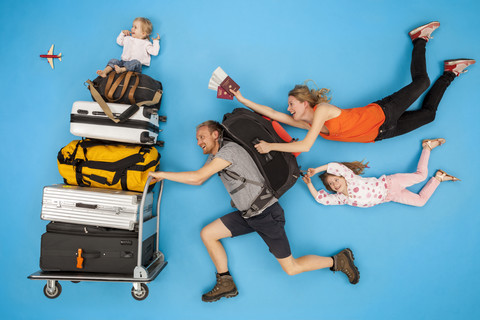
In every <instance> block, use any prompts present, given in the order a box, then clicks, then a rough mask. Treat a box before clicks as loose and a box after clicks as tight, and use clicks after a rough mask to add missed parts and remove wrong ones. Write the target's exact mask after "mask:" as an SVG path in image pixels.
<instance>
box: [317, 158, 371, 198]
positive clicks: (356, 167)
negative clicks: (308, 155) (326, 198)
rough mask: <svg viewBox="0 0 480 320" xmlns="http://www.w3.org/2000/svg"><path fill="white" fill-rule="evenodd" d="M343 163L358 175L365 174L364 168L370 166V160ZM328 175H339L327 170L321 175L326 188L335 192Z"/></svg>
mask: <svg viewBox="0 0 480 320" xmlns="http://www.w3.org/2000/svg"><path fill="white" fill-rule="evenodd" d="M341 164H343V165H344V166H345V167H347V168H348V169H350V170H352V171H353V173H355V174H356V175H361V174H363V171H364V169H365V168H368V162H367V163H363V160H362V161H353V162H341ZM328 177H337V176H336V175H334V174H331V173H326V172H324V173H322V174H321V175H320V180H322V182H323V185H324V186H325V188H326V189H327V190H328V191H331V192H335V191H334V190H332V188H330V185H329V184H328V182H327V178H328Z"/></svg>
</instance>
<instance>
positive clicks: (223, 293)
mask: <svg viewBox="0 0 480 320" xmlns="http://www.w3.org/2000/svg"><path fill="white" fill-rule="evenodd" d="M221 132H222V127H221V126H220V124H219V123H217V122H215V121H206V122H204V123H202V124H200V125H198V126H197V144H198V146H199V147H200V148H202V150H203V153H204V154H208V155H209V156H208V159H207V161H206V163H205V165H204V166H203V167H202V168H200V169H198V170H196V171H186V172H165V171H157V172H154V173H150V174H149V175H150V176H152V177H153V178H154V181H160V180H163V179H166V180H171V181H176V182H180V183H186V184H192V185H201V184H202V183H203V182H205V181H206V180H207V179H209V178H210V177H211V176H212V175H214V174H216V173H219V175H220V178H221V179H222V182H223V184H224V185H225V188H226V189H227V191H228V192H229V194H230V196H231V198H232V203H233V204H234V205H235V207H236V208H237V210H236V211H234V212H231V213H229V214H227V215H225V216H223V217H221V218H219V219H216V220H215V221H213V222H212V223H210V224H208V225H207V226H205V227H204V228H203V229H202V231H201V237H202V241H203V243H204V245H205V247H206V248H207V251H208V253H209V255H210V258H211V259H212V262H213V264H214V265H215V268H216V270H217V274H216V278H217V282H216V284H215V286H214V287H213V289H212V290H211V291H209V292H207V293H205V294H204V295H202V300H203V301H205V302H212V301H217V300H219V299H220V298H222V297H227V298H230V297H234V296H236V295H237V294H238V291H237V287H236V286H235V283H234V281H233V278H232V276H231V275H230V272H229V270H228V260H227V254H226V252H225V249H224V247H223V245H222V243H221V242H220V240H221V239H224V238H228V237H236V236H240V235H243V234H247V233H251V232H257V233H258V234H259V235H260V237H262V239H263V240H264V241H265V243H266V244H267V246H268V248H269V250H270V252H271V253H272V254H273V255H274V256H275V258H276V259H277V261H278V262H279V263H280V265H281V267H282V269H283V270H284V271H285V272H286V273H287V274H289V275H295V274H298V273H301V272H305V271H312V270H317V269H323V268H330V269H331V270H332V271H341V272H343V273H345V274H346V275H347V276H348V279H349V281H350V283H352V284H356V283H357V282H358V280H359V278H360V274H359V272H358V270H357V267H356V266H355V265H354V263H353V260H354V258H353V253H352V251H351V250H350V249H344V250H342V251H340V252H339V253H338V254H336V255H335V256H333V257H322V256H317V255H307V256H303V257H300V258H294V257H293V256H292V254H291V252H290V244H289V242H288V238H287V235H286V234H285V230H284V225H285V216H284V212H283V209H282V207H281V206H280V204H279V203H278V201H277V199H275V198H274V197H273V196H271V195H270V197H267V198H266V199H270V200H268V201H266V202H265V201H264V202H262V205H261V206H253V205H252V204H253V203H254V202H255V201H256V199H257V198H258V196H259V195H262V196H264V195H265V193H264V192H265V190H266V189H265V188H264V186H263V183H264V179H263V177H262V175H261V174H260V171H259V170H258V168H257V166H256V164H255V162H254V161H253V159H252V158H251V156H250V155H249V154H248V152H247V151H245V149H243V148H242V147H241V146H239V145H238V144H236V143H234V142H225V143H224V144H223V145H220V137H221ZM255 203H257V202H255ZM247 213H248V214H247Z"/></svg>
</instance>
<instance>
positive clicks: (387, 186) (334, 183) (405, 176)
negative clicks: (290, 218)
mask: <svg viewBox="0 0 480 320" xmlns="http://www.w3.org/2000/svg"><path fill="white" fill-rule="evenodd" d="M444 143H445V139H442V138H438V139H426V140H423V141H422V147H423V150H422V154H421V156H420V160H419V161H418V166H417V171H416V172H414V173H397V174H393V175H389V176H387V175H383V176H381V177H380V178H363V177H360V176H359V175H360V174H362V173H363V171H364V169H365V167H366V166H367V164H363V163H362V162H359V161H355V162H343V163H337V162H331V163H329V164H326V165H323V166H320V167H318V168H310V169H308V171H307V174H306V175H305V176H304V177H303V181H304V182H305V183H306V184H307V186H308V189H309V190H310V193H311V194H312V196H313V197H314V198H315V200H316V201H317V202H318V203H321V204H324V205H342V204H348V205H351V206H355V207H363V208H366V207H372V206H374V205H377V204H379V203H383V202H390V201H393V202H399V203H403V204H408V205H411V206H417V207H421V206H423V205H425V203H426V202H427V201H428V199H430V197H431V196H432V194H433V192H434V191H435V189H436V188H437V187H438V185H439V184H440V182H443V181H457V180H459V179H457V178H456V177H454V176H452V175H449V174H447V173H446V172H445V171H443V170H438V171H437V172H436V173H435V176H434V177H432V178H430V180H429V181H428V182H427V184H426V185H425V187H423V189H422V190H421V191H420V192H419V193H418V194H417V193H413V192H411V191H409V190H407V189H406V188H407V187H410V186H412V185H414V184H417V183H420V182H422V181H424V180H425V179H426V178H427V174H428V159H429V157H430V151H431V150H433V149H434V148H436V147H438V146H440V145H442V144H444ZM323 171H326V172H325V173H323V174H321V175H320V178H321V179H322V181H323V184H324V185H325V187H326V188H327V190H329V191H332V192H334V193H333V194H331V193H327V192H326V191H325V190H320V191H317V190H316V189H315V187H314V186H313V184H312V181H311V179H310V177H312V176H314V175H315V174H317V173H319V172H323Z"/></svg>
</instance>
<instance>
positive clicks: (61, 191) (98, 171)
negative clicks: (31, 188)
mask: <svg viewBox="0 0 480 320" xmlns="http://www.w3.org/2000/svg"><path fill="white" fill-rule="evenodd" d="M87 83H88V85H89V89H90V92H91V94H92V98H93V101H77V102H75V103H73V107H72V113H71V118H70V131H71V133H72V134H74V135H76V136H79V137H82V139H79V140H74V141H72V142H71V143H69V144H68V145H66V146H65V147H63V148H62V149H61V150H60V151H59V153H58V157H57V160H58V169H59V172H60V174H61V175H62V177H63V178H64V184H57V185H51V186H46V187H45V188H44V190H43V201H42V212H41V218H42V219H43V220H48V221H51V222H50V223H49V224H48V225H47V228H46V229H47V230H46V233H44V234H43V235H42V240H41V256H40V268H41V269H42V271H43V272H77V273H78V272H83V273H88V272H92V273H108V274H125V275H130V276H131V277H133V274H134V269H135V267H136V266H138V263H137V260H138V261H141V263H142V265H143V266H147V265H148V264H149V263H151V262H152V260H153V259H154V255H155V252H157V251H158V248H156V244H155V238H156V236H157V234H156V233H157V232H158V230H153V231H152V232H151V234H146V233H147V231H144V232H143V236H142V237H141V239H140V237H139V232H140V234H141V232H142V230H139V224H141V225H142V226H143V222H144V221H148V220H149V219H151V218H152V216H153V214H152V212H153V204H154V195H153V192H152V190H153V187H154V185H153V184H152V185H150V186H149V187H148V189H147V187H145V184H146V183H147V179H148V173H149V172H151V171H155V170H158V166H159V162H160V154H159V153H158V151H157V149H156V146H163V141H161V140H160V139H159V132H160V130H159V121H163V122H164V121H166V117H162V116H159V115H158V110H159V108H160V102H161V97H162V93H163V89H162V84H161V83H160V82H159V81H156V80H154V79H152V78H150V77H149V76H147V75H143V74H139V73H133V72H125V73H122V74H116V73H115V72H110V74H109V75H108V77H107V78H101V77H98V78H97V79H95V80H94V81H87ZM144 188H145V190H148V192H145V193H143V194H142V192H143V191H144ZM140 210H141V212H140ZM140 220H141V221H140ZM140 222H141V223H140ZM157 226H158V224H157ZM157 228H158V227H157ZM138 241H142V245H141V246H139V245H138ZM139 247H140V248H141V250H142V252H138V250H137V248H139ZM47 296H48V295H47Z"/></svg>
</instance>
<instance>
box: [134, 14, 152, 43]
mask: <svg viewBox="0 0 480 320" xmlns="http://www.w3.org/2000/svg"><path fill="white" fill-rule="evenodd" d="M135 21H140V23H141V24H142V30H143V32H145V33H146V34H147V37H146V38H148V39H149V38H150V35H151V34H152V30H153V26H152V23H151V22H150V20H148V19H147V18H143V17H138V18H135V20H133V22H135Z"/></svg>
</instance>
